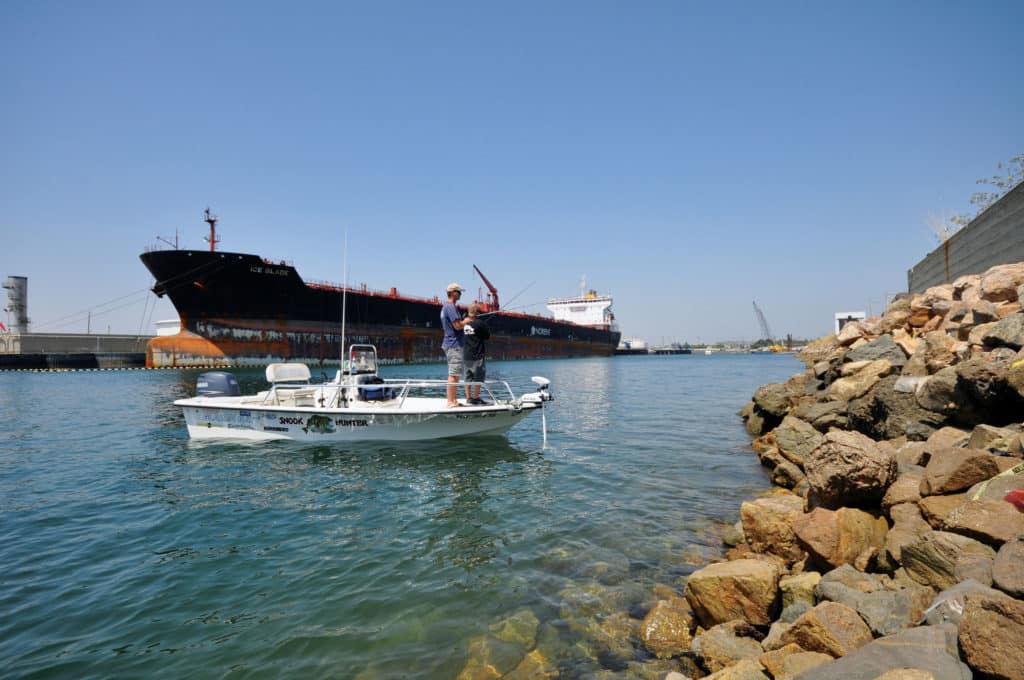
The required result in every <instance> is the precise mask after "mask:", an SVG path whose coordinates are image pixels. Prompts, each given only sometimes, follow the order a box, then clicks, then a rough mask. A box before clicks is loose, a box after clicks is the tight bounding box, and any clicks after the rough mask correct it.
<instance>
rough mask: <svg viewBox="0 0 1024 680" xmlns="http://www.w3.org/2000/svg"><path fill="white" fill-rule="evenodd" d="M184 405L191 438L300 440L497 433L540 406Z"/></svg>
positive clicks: (194, 401)
mask: <svg viewBox="0 0 1024 680" xmlns="http://www.w3.org/2000/svg"><path fill="white" fill-rule="evenodd" d="M175 404H177V405H179V406H181V407H182V410H183V412H184V416H185V423H186V425H187V427H188V433H189V436H190V437H191V438H192V439H208V440H235V441H270V440H279V439H284V440H293V441H301V442H350V441H415V440H424V439H443V438H447V437H464V436H472V435H499V434H502V433H504V432H505V431H506V430H508V429H509V428H510V427H512V426H513V425H515V424H516V423H518V422H519V421H521V420H522V419H523V418H525V417H526V416H527V415H528V414H529V413H530V412H531V411H533V410H536V408H539V407H537V406H534V405H532V404H522V405H491V406H486V407H462V408H452V409H446V410H445V411H432V412H402V411H399V410H398V409H394V410H392V412H388V410H387V409H373V410H356V409H351V408H326V409H325V408H298V407H296V408H274V407H261V408H242V407H239V406H219V405H214V404H204V403H202V400H201V399H199V398H194V399H184V400H180V401H177V402H175Z"/></svg>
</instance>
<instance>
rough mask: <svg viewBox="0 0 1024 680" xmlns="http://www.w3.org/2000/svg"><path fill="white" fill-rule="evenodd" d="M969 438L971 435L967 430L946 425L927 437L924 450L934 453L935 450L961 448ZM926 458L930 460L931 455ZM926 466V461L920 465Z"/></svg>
mask: <svg viewBox="0 0 1024 680" xmlns="http://www.w3.org/2000/svg"><path fill="white" fill-rule="evenodd" d="M970 436H971V433H970V432H968V431H967V430H961V429H960V428H959V427H953V426H952V425H947V426H946V427H942V428H939V429H938V430H935V432H933V433H932V434H931V436H929V437H928V440H927V441H926V442H925V444H926V445H927V446H926V447H925V450H926V451H934V450H935V449H942V448H951V447H958V446H963V445H964V444H966V443H967V440H968V439H970ZM928 458H929V459H930V458H931V454H928ZM927 464H928V460H925V461H924V462H923V463H921V465H927Z"/></svg>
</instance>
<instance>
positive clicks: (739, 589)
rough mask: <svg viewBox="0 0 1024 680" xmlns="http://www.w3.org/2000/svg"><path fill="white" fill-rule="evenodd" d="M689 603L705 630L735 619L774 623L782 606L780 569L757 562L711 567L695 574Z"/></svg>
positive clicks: (688, 593) (688, 586) (689, 585)
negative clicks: (780, 601) (780, 598)
mask: <svg viewBox="0 0 1024 680" xmlns="http://www.w3.org/2000/svg"><path fill="white" fill-rule="evenodd" d="M685 595H686V599H687V600H688V601H689V603H690V606H691V607H693V611H694V613H695V614H696V616H697V619H698V620H699V621H700V623H701V625H702V626H704V627H705V628H710V627H711V626H714V625H717V624H719V623H725V622H727V621H732V620H734V619H743V620H744V621H746V622H748V623H750V624H753V625H755V626H766V625H768V624H769V623H771V622H772V621H773V620H774V618H775V614H776V613H777V611H778V604H779V567H778V566H776V565H775V564H771V563H768V562H764V561H761V560H756V559H741V560H734V561H731V562H720V563H717V564H711V565H709V566H707V567H704V568H703V569H698V570H697V571H695V572H693V573H692V574H691V575H690V577H689V579H688V580H687V582H686V591H685Z"/></svg>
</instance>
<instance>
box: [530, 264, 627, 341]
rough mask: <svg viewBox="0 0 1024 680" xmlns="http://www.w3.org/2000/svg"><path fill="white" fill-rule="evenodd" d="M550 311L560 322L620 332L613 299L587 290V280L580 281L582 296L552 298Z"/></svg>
mask: <svg viewBox="0 0 1024 680" xmlns="http://www.w3.org/2000/svg"><path fill="white" fill-rule="evenodd" d="M547 307H548V310H550V311H551V313H552V314H553V315H554V317H555V318H556V319H558V320H559V321H568V322H569V323H574V324H578V325H580V326H589V327H591V328H600V329H603V330H609V331H618V325H617V324H616V323H615V315H614V314H613V313H612V298H611V296H609V295H598V294H597V291H595V290H587V279H586V277H583V278H581V279H580V294H579V295H577V296H575V297H567V298H551V299H549V300H548V304H547Z"/></svg>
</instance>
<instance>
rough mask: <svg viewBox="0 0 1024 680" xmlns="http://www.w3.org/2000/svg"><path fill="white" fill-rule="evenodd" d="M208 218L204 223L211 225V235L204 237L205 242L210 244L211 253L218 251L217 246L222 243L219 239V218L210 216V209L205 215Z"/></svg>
mask: <svg viewBox="0 0 1024 680" xmlns="http://www.w3.org/2000/svg"><path fill="white" fill-rule="evenodd" d="M203 214H204V215H206V218H205V219H204V220H203V222H206V223H207V224H209V225H210V235H209V236H206V237H204V240H205V241H206V242H207V243H209V244H210V252H211V253H212V252H213V251H215V250H217V244H218V243H220V239H219V238H217V216H216V215H211V214H210V209H209V208H207V209H206V212H204V213H203Z"/></svg>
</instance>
